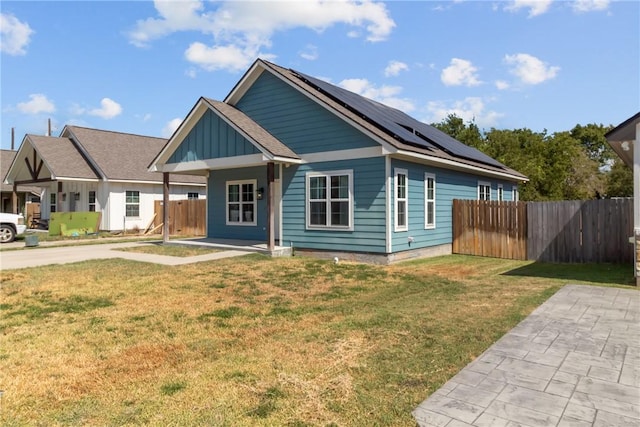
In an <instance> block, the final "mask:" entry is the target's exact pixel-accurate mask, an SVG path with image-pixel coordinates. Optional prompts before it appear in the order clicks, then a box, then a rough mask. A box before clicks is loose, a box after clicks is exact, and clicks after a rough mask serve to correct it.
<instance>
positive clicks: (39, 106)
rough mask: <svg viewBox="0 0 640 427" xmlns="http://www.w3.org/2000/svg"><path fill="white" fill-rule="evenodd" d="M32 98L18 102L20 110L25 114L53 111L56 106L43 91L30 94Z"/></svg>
mask: <svg viewBox="0 0 640 427" xmlns="http://www.w3.org/2000/svg"><path fill="white" fill-rule="evenodd" d="M29 98H30V100H29V101H26V102H19V103H18V110H19V111H20V112H21V113H25V114H38V113H53V112H54V111H56V106H55V105H54V104H53V102H51V101H50V100H49V99H47V97H46V96H45V95H43V94H41V93H34V94H31V95H29Z"/></svg>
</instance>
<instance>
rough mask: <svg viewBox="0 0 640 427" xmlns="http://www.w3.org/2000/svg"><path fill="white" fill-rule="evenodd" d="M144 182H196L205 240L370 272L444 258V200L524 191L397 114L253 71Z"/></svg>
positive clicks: (191, 127)
mask: <svg viewBox="0 0 640 427" xmlns="http://www.w3.org/2000/svg"><path fill="white" fill-rule="evenodd" d="M150 170H154V171H161V172H164V173H169V174H173V173H185V172H188V173H197V174H200V175H203V176H208V187H207V188H208V190H207V191H208V194H207V200H208V210H207V212H208V221H207V236H208V237H210V238H217V239H246V240H260V241H265V242H267V245H268V247H269V248H270V249H273V248H274V245H275V242H278V243H279V245H280V246H292V247H294V248H295V249H304V250H309V251H315V252H322V251H331V253H332V254H333V253H334V252H341V253H343V254H342V255H341V256H347V254H349V255H348V256H349V257H351V258H357V257H360V258H366V259H369V260H372V261H378V262H388V261H394V260H398V259H402V258H406V257H413V256H422V255H426V254H436V253H450V252H451V242H452V218H451V217H452V200H453V199H457V198H459V199H489V200H498V199H502V200H516V199H517V194H518V193H517V191H518V184H519V183H522V182H524V181H526V180H527V178H526V177H525V176H523V175H522V174H520V173H518V172H517V171H515V170H513V169H510V168H508V167H506V166H504V165H502V164H500V163H499V162H497V161H495V160H494V159H492V158H490V157H488V156H487V155H485V154H483V153H481V152H479V151H477V150H475V149H473V148H471V147H468V146H466V145H464V144H462V143H460V142H459V141H456V140H455V139H453V138H451V137H449V136H447V135H446V134H444V133H442V132H440V131H438V130H437V129H435V128H433V127H431V126H429V125H427V124H425V123H422V122H420V121H417V120H415V119H413V118H411V117H410V116H408V115H406V114H404V113H402V112H400V111H399V110H396V109H394V108H391V107H388V106H386V105H383V104H380V103H378V102H376V101H372V100H370V99H367V98H364V97H362V96H360V95H356V94H354V93H352V92H349V91H347V90H344V89H341V88H339V87H337V86H334V85H331V84H329V83H327V82H324V81H322V80H318V79H316V78H313V77H310V76H307V75H304V74H302V73H300V72H297V71H294V70H291V69H286V68H282V67H280V66H277V65H275V64H272V63H270V62H267V61H264V60H257V61H256V62H255V63H254V64H253V65H252V66H251V68H250V69H249V70H248V71H247V72H246V73H245V75H244V76H243V77H242V79H241V80H240V81H239V82H238V83H237V84H236V86H235V87H234V88H233V89H232V91H231V92H230V93H229V95H228V96H227V97H226V98H225V100H224V101H223V102H220V101H214V100H211V99H207V98H200V99H199V100H198V102H197V103H196V104H195V106H194V107H193V109H192V110H191V111H190V112H189V114H188V116H187V117H186V119H185V120H184V122H183V123H182V125H181V126H180V127H179V128H178V130H177V131H176V132H175V133H174V135H173V136H172V137H171V138H170V139H169V141H168V143H167V145H166V146H165V147H164V148H163V149H162V151H160V152H159V154H158V156H157V157H156V159H155V160H154V161H153V162H152V164H151V166H150ZM269 189H271V191H269Z"/></svg>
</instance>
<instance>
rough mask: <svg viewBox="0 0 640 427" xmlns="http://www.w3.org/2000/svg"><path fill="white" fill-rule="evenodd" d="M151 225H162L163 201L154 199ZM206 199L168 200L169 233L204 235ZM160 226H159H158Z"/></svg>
mask: <svg viewBox="0 0 640 427" xmlns="http://www.w3.org/2000/svg"><path fill="white" fill-rule="evenodd" d="M154 212H155V218H154V220H153V226H154V227H159V226H160V225H162V219H163V215H164V212H163V203H162V200H156V201H155V205H154ZM206 216H207V201H206V200H203V199H198V200H171V201H169V234H170V235H183V236H204V235H205V234H206V230H207V228H206V227H207V225H206V224H207V218H206ZM159 228H161V227H159Z"/></svg>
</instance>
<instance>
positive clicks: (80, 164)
mask: <svg viewBox="0 0 640 427" xmlns="http://www.w3.org/2000/svg"><path fill="white" fill-rule="evenodd" d="M26 138H27V139H28V140H29V141H30V142H31V145H32V146H33V147H34V148H35V150H36V151H37V152H38V153H39V154H40V156H41V157H42V159H43V160H44V162H45V164H46V166H47V168H49V170H50V171H51V173H52V174H53V175H54V176H55V177H64V178H80V179H99V178H100V177H99V176H98V175H97V174H96V172H95V171H94V170H93V169H92V168H91V166H90V165H89V163H88V162H87V160H86V159H85V158H84V157H82V155H81V154H80V152H79V151H78V149H77V148H76V147H75V146H74V144H73V141H71V140H70V139H69V138H60V137H52V136H40V135H27V137H26Z"/></svg>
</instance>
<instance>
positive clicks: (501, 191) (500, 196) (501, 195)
mask: <svg viewBox="0 0 640 427" xmlns="http://www.w3.org/2000/svg"><path fill="white" fill-rule="evenodd" d="M503 200H504V188H502V184H498V201H499V202H502V201H503Z"/></svg>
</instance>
